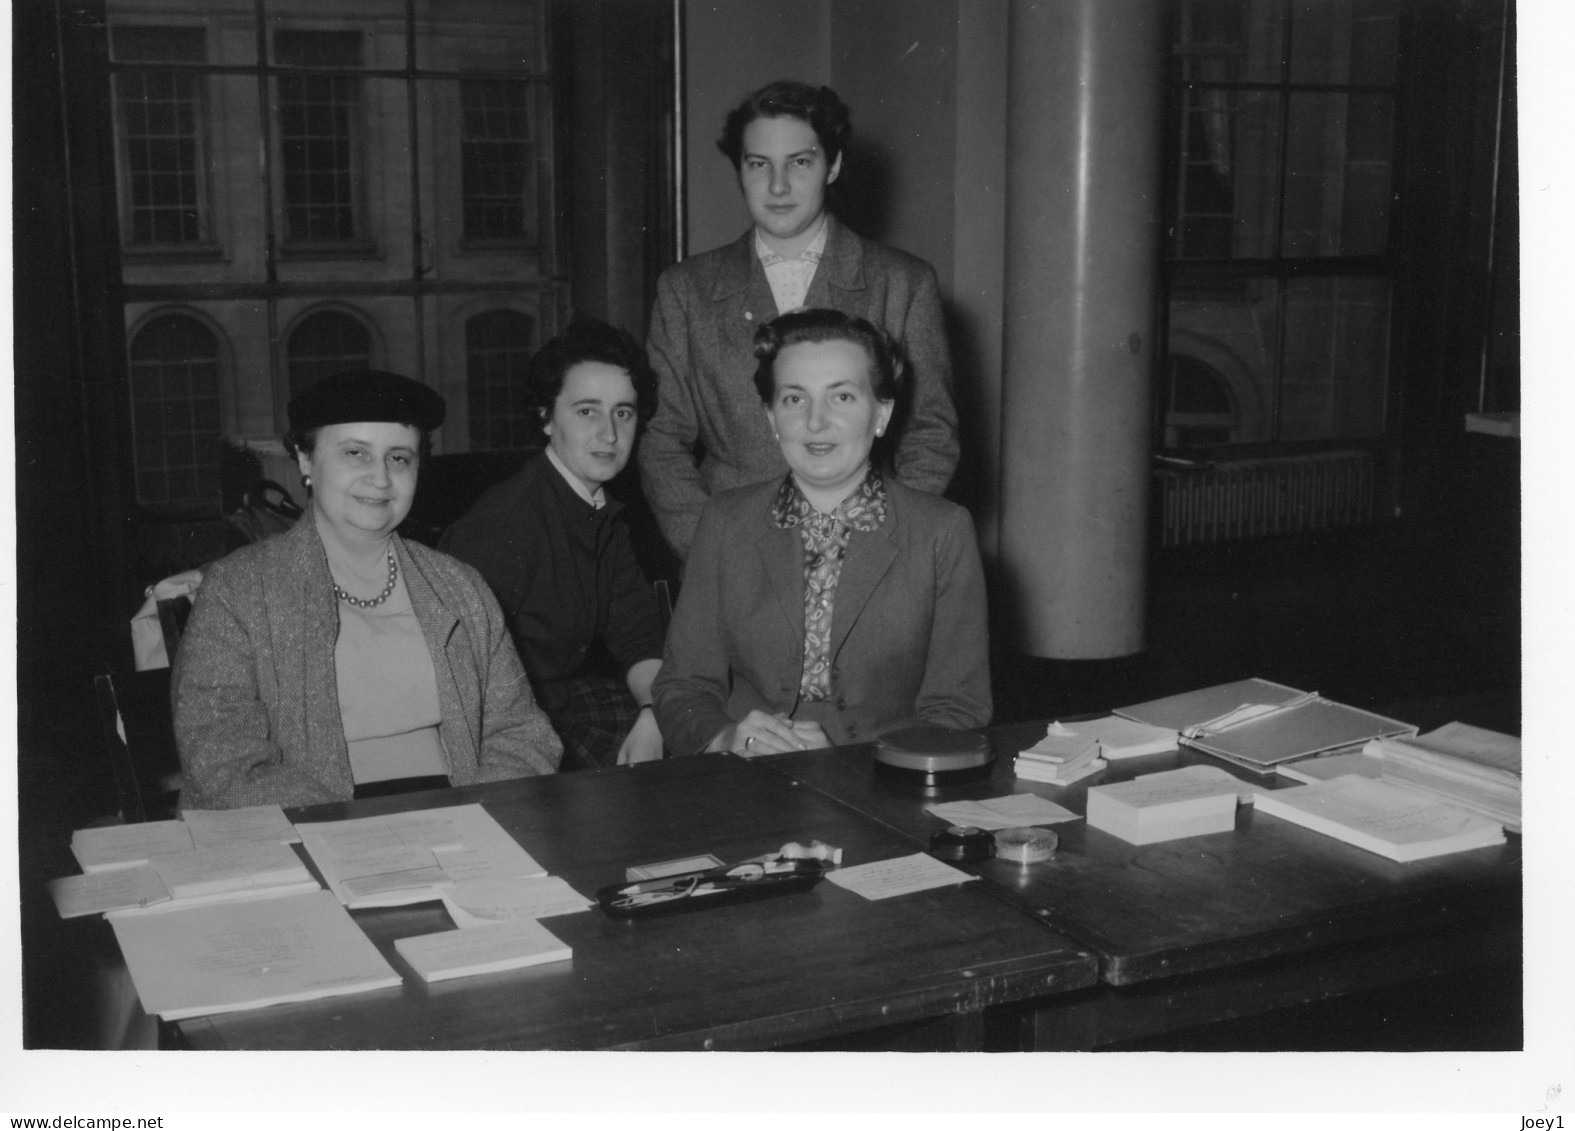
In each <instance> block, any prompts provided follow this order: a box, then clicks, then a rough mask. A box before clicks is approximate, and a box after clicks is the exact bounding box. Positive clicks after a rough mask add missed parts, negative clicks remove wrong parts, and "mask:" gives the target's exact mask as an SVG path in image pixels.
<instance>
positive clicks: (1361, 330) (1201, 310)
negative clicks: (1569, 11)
mask: <svg viewBox="0 0 1575 1131" xmlns="http://www.w3.org/2000/svg"><path fill="white" fill-rule="evenodd" d="M1397 8H1398V0H1316V2H1308V0H1180V2H1179V3H1178V4H1177V5H1176V6H1175V8H1174V17H1175V22H1174V24H1173V28H1172V33H1173V34H1172V41H1171V42H1172V53H1171V74H1170V86H1169V90H1170V98H1169V106H1170V121H1171V125H1172V130H1173V133H1172V139H1173V145H1172V160H1171V163H1170V168H1171V171H1172V176H1171V184H1170V208H1171V219H1170V223H1169V225H1168V228H1169V233H1170V243H1169V248H1168V252H1169V254H1168V274H1169V290H1170V302H1169V323H1170V332H1171V340H1170V349H1169V353H1170V357H1171V364H1170V366H1169V373H1170V380H1171V388H1170V389H1169V390H1168V392H1167V398H1166V403H1167V409H1168V413H1169V414H1173V415H1167V417H1166V420H1165V422H1164V425H1165V427H1164V434H1165V437H1166V442H1167V445H1169V446H1173V447H1180V448H1186V447H1216V446H1219V445H1221V444H1252V443H1279V442H1291V441H1326V442H1335V441H1338V442H1348V441H1361V440H1371V439H1376V438H1378V437H1379V436H1381V435H1382V434H1383V432H1384V428H1385V405H1386V400H1387V390H1388V377H1389V367H1388V355H1389V317H1390V297H1391V284H1390V276H1391V265H1390V263H1389V261H1388V258H1387V257H1388V254H1389V226H1390V201H1391V194H1392V189H1391V183H1390V182H1391V161H1392V151H1393V145H1394V121H1395V91H1394V82H1395V76H1396V70H1397V52H1398V43H1399V37H1398V32H1397V26H1398V18H1399V17H1398V12H1397ZM1200 342H1201V343H1205V344H1206V345H1207V348H1208V352H1209V354H1210V356H1212V357H1219V356H1224V357H1228V358H1230V359H1232V364H1231V365H1230V366H1229V367H1228V372H1229V373H1230V374H1231V375H1232V376H1231V378H1230V380H1231V381H1234V382H1236V383H1237V385H1239V386H1240V387H1235V386H1232V385H1229V384H1227V385H1226V386H1224V387H1223V388H1222V390H1221V391H1222V392H1223V393H1224V394H1225V395H1226V397H1227V398H1228V399H1229V401H1230V403H1232V404H1237V403H1252V404H1255V405H1260V406H1262V408H1261V411H1256V412H1254V413H1251V414H1238V415H1236V416H1234V417H1232V418H1231V421H1230V423H1229V425H1228V427H1226V424H1225V421H1226V417H1225V415H1224V414H1223V413H1222V412H1216V413H1213V414H1212V415H1213V416H1214V417H1215V419H1216V421H1217V423H1216V424H1215V425H1213V426H1210V427H1203V428H1200V427H1196V426H1195V421H1194V422H1189V421H1187V420H1186V419H1185V417H1187V416H1188V415H1189V413H1188V411H1187V410H1186V409H1183V408H1181V407H1180V406H1181V405H1183V404H1185V403H1187V402H1189V401H1190V400H1193V399H1194V398H1195V397H1196V396H1197V395H1198V393H1199V389H1200V387H1199V386H1197V384H1196V382H1195V381H1192V380H1191V378H1189V377H1188V375H1189V374H1192V375H1194V376H1195V375H1196V374H1197V373H1198V372H1200V370H1199V368H1198V367H1199V365H1203V364H1204V360H1203V359H1201V358H1199V357H1198V356H1197V355H1196V354H1194V353H1190V352H1189V347H1190V346H1194V345H1196V344H1197V343H1200ZM1183 343H1186V344H1183ZM1186 382H1191V387H1190V389H1189V388H1183V387H1182V384H1181V383H1186ZM1215 399H1216V400H1217V399H1218V398H1217V397H1216V398H1215Z"/></svg>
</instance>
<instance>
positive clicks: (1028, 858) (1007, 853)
mask: <svg viewBox="0 0 1575 1131" xmlns="http://www.w3.org/2000/svg"><path fill="white" fill-rule="evenodd" d="M1060 844H1061V838H1060V837H1058V836H1056V835H1055V833H1053V832H1051V831H1049V830H1048V829H1034V828H1023V829H1002V830H1001V831H1000V832H998V833H996V834H995V855H996V856H997V857H999V858H1000V859H1002V860H1010V861H1012V862H1013V863H1014V864H1021V865H1023V866H1024V867H1026V866H1028V865H1029V864H1038V863H1039V862H1040V861H1043V860H1048V859H1050V857H1052V856H1054V855H1055V850H1056V848H1057V847H1059V846H1060Z"/></svg>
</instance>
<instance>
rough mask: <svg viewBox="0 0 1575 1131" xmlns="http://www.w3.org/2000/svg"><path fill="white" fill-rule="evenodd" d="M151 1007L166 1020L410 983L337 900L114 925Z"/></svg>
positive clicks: (293, 899) (195, 912) (247, 904)
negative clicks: (400, 976) (402, 978)
mask: <svg viewBox="0 0 1575 1131" xmlns="http://www.w3.org/2000/svg"><path fill="white" fill-rule="evenodd" d="M110 923H111V925H112V926H113V927H114V929H115V937H116V938H117V939H118V940H119V941H120V951H121V954H122V955H124V956H125V959H126V966H127V968H128V969H130V971H131V980H132V982H133V983H134V984H135V985H136V987H137V996H138V997H140V998H141V999H142V1008H143V1009H144V1010H146V1011H147V1012H148V1013H156V1014H158V1015H159V1016H160V1017H162V1018H164V1019H165V1020H166V1021H178V1020H180V1019H181V1018H183V1017H201V1016H204V1015H206V1014H210V1013H228V1012H232V1011H235V1010H241V1009H257V1008H260V1007H262V1006H268V1005H277V1004H279V1003H282V1002H289V1001H315V1000H317V999H319V998H326V997H333V996H336V995H339V994H352V993H363V992H365V991H368V990H374V989H380V988H384V987H388V986H397V985H399V984H400V978H399V975H398V974H397V973H395V972H394V968H393V967H391V966H390V965H389V964H388V962H387V961H386V960H385V959H384V958H383V956H382V955H381V954H379V953H378V950H377V947H375V946H373V945H372V943H371V940H369V939H368V938H367V937H366V935H364V934H362V933H361V928H359V927H357V926H356V925H355V922H354V921H353V920H352V919H351V918H350V915H349V913H348V912H346V911H345V909H344V908H343V907H342V906H341V905H340V903H339V901H338V900H337V899H335V898H334V896H333V894H332V893H331V892H326V891H323V890H321V889H319V890H317V891H315V892H308V893H305V894H301V895H286V896H281V897H279V898H278V899H264V900H253V901H244V902H238V903H209V904H202V905H200V906H197V907H188V908H184V909H181V910H174V911H168V912H165V913H163V914H158V915H131V916H124V917H116V918H113V919H111V920H110Z"/></svg>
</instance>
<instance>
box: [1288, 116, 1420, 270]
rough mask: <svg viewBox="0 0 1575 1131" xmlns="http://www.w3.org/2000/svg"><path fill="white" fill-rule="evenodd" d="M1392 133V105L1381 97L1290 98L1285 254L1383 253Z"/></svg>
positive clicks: (1387, 224)
mask: <svg viewBox="0 0 1575 1131" xmlns="http://www.w3.org/2000/svg"><path fill="white" fill-rule="evenodd" d="M1393 131H1394V106H1393V100H1392V98H1391V97H1390V96H1389V95H1387V94H1377V95H1347V94H1322V93H1319V94H1313V93H1306V94H1293V95H1291V102H1290V127H1289V131H1288V134H1287V145H1286V183H1285V235H1284V242H1283V245H1282V251H1283V253H1284V254H1285V255H1289V256H1310V255H1316V256H1339V255H1377V254H1380V253H1382V252H1383V250H1384V248H1385V246H1386V244H1387V242H1388V230H1389V195H1390V194H1389V169H1390V154H1391V151H1392V148H1393Z"/></svg>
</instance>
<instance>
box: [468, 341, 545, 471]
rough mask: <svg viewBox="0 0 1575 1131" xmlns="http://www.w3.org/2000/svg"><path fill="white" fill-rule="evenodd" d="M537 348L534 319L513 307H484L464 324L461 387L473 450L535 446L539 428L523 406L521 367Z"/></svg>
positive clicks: (523, 386) (523, 390) (505, 449)
mask: <svg viewBox="0 0 1575 1131" xmlns="http://www.w3.org/2000/svg"><path fill="white" fill-rule="evenodd" d="M535 350H536V323H535V321H534V320H533V319H532V318H531V317H530V316H529V315H525V314H520V313H519V312H518V311H514V310H489V311H487V312H486V313H485V314H478V315H476V316H475V317H474V318H472V319H470V320H469V321H468V322H466V323H465V386H466V392H467V399H468V401H469V402H470V448H471V450H472V451H478V452H479V451H508V450H511V449H519V448H530V447H537V446H539V444H540V435H541V434H540V432H539V430H538V426H537V424H536V422H535V421H534V420H532V419H530V413H529V412H528V410H527V409H526V406H525V369H526V366H527V365H528V364H529V363H530V358H531V354H532V353H534V352H535Z"/></svg>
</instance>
